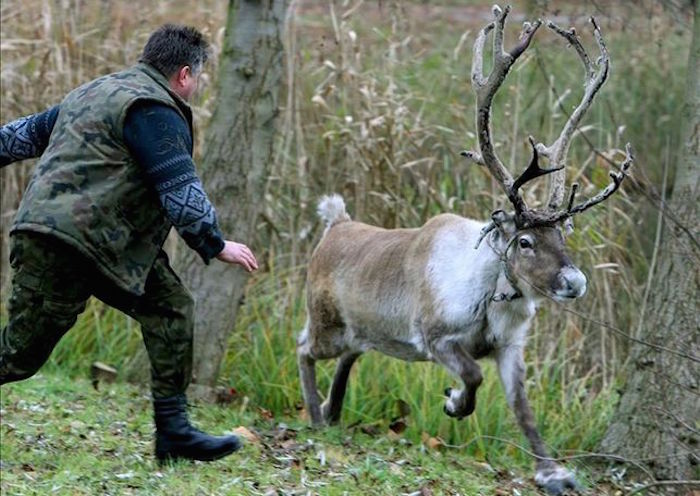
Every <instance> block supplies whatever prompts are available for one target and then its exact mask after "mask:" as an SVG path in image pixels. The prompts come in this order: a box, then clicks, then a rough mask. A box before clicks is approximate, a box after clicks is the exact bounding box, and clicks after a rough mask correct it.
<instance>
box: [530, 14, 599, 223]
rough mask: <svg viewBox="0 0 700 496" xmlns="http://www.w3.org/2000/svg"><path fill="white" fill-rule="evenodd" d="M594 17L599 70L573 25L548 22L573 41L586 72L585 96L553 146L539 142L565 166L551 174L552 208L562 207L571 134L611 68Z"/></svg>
mask: <svg viewBox="0 0 700 496" xmlns="http://www.w3.org/2000/svg"><path fill="white" fill-rule="evenodd" d="M590 21H591V24H592V25H593V34H594V36H595V39H596V42H597V44H598V48H599V50H600V58H599V59H598V61H597V65H598V68H597V70H594V67H593V64H592V63H591V59H590V57H589V56H588V53H587V52H586V49H585V48H584V47H583V45H582V44H581V40H580V39H579V37H578V36H577V34H576V31H575V30H574V29H573V28H572V29H570V30H568V31H567V30H564V29H562V28H560V27H559V26H557V25H556V24H555V23H554V22H552V21H549V22H547V26H548V27H549V28H550V29H551V30H552V31H554V32H555V33H557V34H558V35H560V36H562V37H563V38H564V39H566V40H567V41H568V42H569V44H570V45H572V46H573V47H574V49H575V50H576V52H577V53H578V55H579V58H580V59H581V63H582V64H583V67H584V70H585V72H586V74H585V90H584V94H583V97H582V98H581V101H580V103H579V104H578V106H577V107H576V108H575V109H574V111H573V112H572V113H571V115H570V116H569V119H568V120H567V121H566V123H565V124H564V128H563V129H562V131H561V134H560V135H559V137H558V138H557V139H556V141H554V143H552V145H551V146H549V147H547V146H545V145H543V144H541V143H540V144H538V145H537V148H538V150H539V152H540V153H541V154H542V155H545V156H546V157H548V158H549V162H550V164H551V165H552V166H553V168H560V169H561V172H558V173H556V174H553V175H552V176H551V178H552V179H551V182H550V188H549V201H548V204H549V208H550V210H556V209H557V208H559V206H560V205H561V204H562V202H563V200H564V182H565V179H566V173H565V172H564V170H563V169H564V165H565V164H564V162H565V160H566V155H567V153H568V151H569V145H570V144H571V138H572V137H573V134H574V131H575V130H576V129H577V128H578V126H579V123H580V122H581V119H582V118H583V116H584V115H585V113H586V111H587V110H588V108H589V107H590V105H591V103H592V102H593V98H594V97H595V95H596V94H597V93H598V91H599V90H600V88H601V87H602V86H603V84H604V83H605V81H606V80H607V78H608V74H609V71H610V57H609V55H608V50H607V48H606V46H605V41H604V40H603V36H602V34H601V32H600V27H599V26H598V24H597V23H596V21H595V19H594V18H593V17H591V19H590Z"/></svg>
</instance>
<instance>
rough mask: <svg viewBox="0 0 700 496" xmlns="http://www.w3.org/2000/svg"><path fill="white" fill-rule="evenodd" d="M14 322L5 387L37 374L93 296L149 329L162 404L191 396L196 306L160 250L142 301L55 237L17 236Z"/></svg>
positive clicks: (7, 340) (0, 380)
mask: <svg viewBox="0 0 700 496" xmlns="http://www.w3.org/2000/svg"><path fill="white" fill-rule="evenodd" d="M10 241H11V252H10V264H11V266H12V270H13V274H12V293H11V296H10V299H9V304H8V310H9V321H8V324H7V326H6V327H5V328H3V329H2V330H1V331H0V384H5V383H6V382H12V381H18V380H21V379H25V378H27V377H30V376H32V375H33V374H34V373H35V372H36V371H37V370H39V368H40V367H41V366H42V365H43V364H44V363H45V362H46V360H47V359H48V357H49V355H50V354H51V351H52V350H53V348H54V347H55V346H56V344H57V343H58V341H59V340H60V339H61V337H62V336H63V335H64V334H65V333H66V332H67V331H68V330H70V328H71V327H72V326H73V324H75V321H76V319H77V317H78V315H79V314H80V313H81V312H83V310H85V305H86V303H87V300H88V298H89V297H90V296H91V295H94V296H96V297H97V298H99V299H100V300H102V301H104V302H105V303H107V304H108V305H110V306H113V307H115V308H117V309H119V310H121V311H123V312H124V313H126V314H127V315H129V316H131V317H132V318H134V319H135V320H136V321H137V322H139V323H140V324H141V332H142V334H143V339H144V343H145V344H146V349H147V351H148V356H149V359H150V361H151V377H152V390H153V396H154V397H155V398H166V397H170V396H174V395H176V394H180V393H183V392H184V391H185V389H186V388H187V386H188V384H189V381H190V377H191V375H192V335H193V327H194V301H193V299H192V296H191V295H190V293H189V292H188V291H187V289H186V288H185V287H184V286H183V285H182V283H181V281H180V279H179V278H178V276H177V275H176V274H175V273H174V272H173V270H172V269H171V268H170V264H169V262H168V257H167V255H166V254H165V252H163V251H159V252H158V253H157V255H156V260H155V262H154V264H153V267H152V268H151V270H150V271H149V273H148V276H147V277H146V282H145V285H144V293H143V295H141V296H137V295H134V294H132V293H129V292H127V291H124V290H123V289H121V288H119V287H118V286H117V285H115V284H114V283H113V282H112V281H111V280H110V279H108V278H107V277H105V276H104V275H102V274H101V273H100V272H99V271H97V270H95V265H94V263H93V262H92V261H90V260H89V259H86V258H85V256H84V255H82V254H81V253H79V252H77V251H76V250H75V249H74V248H72V247H70V246H69V245H66V244H65V243H62V242H61V241H59V240H56V239H55V238H53V237H51V236H44V235H40V234H34V233H16V234H14V235H13V236H12V237H11V240H10Z"/></svg>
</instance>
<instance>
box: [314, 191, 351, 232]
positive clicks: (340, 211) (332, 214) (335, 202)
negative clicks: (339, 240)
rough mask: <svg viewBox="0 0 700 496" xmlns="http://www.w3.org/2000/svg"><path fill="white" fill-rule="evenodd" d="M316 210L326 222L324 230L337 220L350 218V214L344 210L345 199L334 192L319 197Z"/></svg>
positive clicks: (341, 220)
mask: <svg viewBox="0 0 700 496" xmlns="http://www.w3.org/2000/svg"><path fill="white" fill-rule="evenodd" d="M316 212H318V216H319V217H321V219H322V220H323V222H324V224H326V231H327V230H328V229H330V228H331V227H332V226H334V225H335V224H337V223H338V222H345V221H349V220H350V216H349V215H348V213H347V212H346V211H345V201H343V197H342V196H340V195H336V194H333V195H328V196H324V197H323V198H321V201H319V202H318V208H317V210H316Z"/></svg>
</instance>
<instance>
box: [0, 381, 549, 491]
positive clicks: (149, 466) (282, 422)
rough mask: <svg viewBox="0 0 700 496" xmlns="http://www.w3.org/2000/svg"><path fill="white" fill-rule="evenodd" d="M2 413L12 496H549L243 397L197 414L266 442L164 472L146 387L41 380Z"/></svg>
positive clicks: (486, 469) (218, 427)
mask: <svg viewBox="0 0 700 496" xmlns="http://www.w3.org/2000/svg"><path fill="white" fill-rule="evenodd" d="M0 408H1V414H2V426H1V429H2V430H1V434H2V445H1V448H0V461H1V462H2V468H1V472H0V474H1V475H2V483H1V484H0V490H1V492H2V493H3V494H13V495H24V494H49V493H51V494H73V495H77V494H86V495H88V494H96V493H100V494H178V495H190V494H208V495H217V494H221V495H224V494H226V495H229V494H284V495H287V494H327V495H342V494H362V493H365V494H412V493H413V494H454V495H457V494H464V495H479V494H483V495H491V494H521V495H523V496H524V495H536V494H540V493H539V492H538V491H537V489H536V488H535V487H534V486H533V484H532V481H531V480H530V477H529V475H528V473H527V472H526V471H523V470H522V468H521V467H518V468H517V469H514V471H512V472H511V471H509V470H506V469H504V468H502V467H500V468H498V467H494V466H492V465H491V464H489V463H487V462H485V461H483V460H482V461H477V460H475V459H473V458H471V457H469V456H465V454H464V453H463V451H462V450H459V449H447V448H444V447H443V448H427V447H426V446H425V445H423V444H421V443H415V442H412V441H410V440H408V439H407V438H405V437H403V436H401V435H397V434H394V435H389V434H385V432H388V431H381V430H380V429H378V428H377V427H376V426H366V425H363V426H357V427H356V428H352V429H343V428H330V429H327V430H325V431H312V430H310V429H308V428H306V427H305V425H304V424H302V423H300V422H299V421H297V420H295V419H285V418H281V419H280V418H277V417H274V418H271V417H270V416H269V414H267V413H266V412H264V411H261V410H258V409H256V408H254V407H252V406H251V405H250V404H248V403H245V402H243V401H241V399H240V398H239V399H238V400H237V401H236V402H234V403H232V404H229V405H226V406H214V405H199V406H195V407H194V408H191V417H192V419H193V422H195V423H196V424H197V425H198V426H199V427H200V428H202V429H203V430H207V431H210V432H217V433H223V432H226V431H233V430H234V429H235V428H236V427H238V426H241V425H243V426H246V427H247V428H248V429H249V430H250V431H251V432H253V433H254V434H255V435H256V436H258V440H257V441H253V442H248V443H246V445H245V447H244V448H243V450H242V451H241V452H239V453H236V454H234V455H232V456H230V457H228V458H225V459H223V460H220V461H217V462H213V463H208V464H204V463H194V464H191V463H185V462H179V463H176V464H173V465H170V466H165V467H160V466H158V465H157V463H156V462H155V460H154V458H153V455H152V429H153V427H152V422H151V418H150V412H151V410H150V402H149V398H148V395H147V394H146V393H145V392H144V390H143V389H141V388H138V387H134V386H130V385H127V384H123V383H122V384H110V385H106V384H103V385H102V386H101V387H100V390H98V391H96V390H94V389H93V388H92V386H91V385H90V383H89V382H88V381H86V380H66V378H65V377H64V376H61V375H39V376H36V377H34V378H32V379H30V380H28V381H25V382H22V383H18V384H11V385H5V386H3V389H2V399H1V401H0ZM261 412H262V413H261ZM421 491H422V492H421ZM516 491H517V492H516Z"/></svg>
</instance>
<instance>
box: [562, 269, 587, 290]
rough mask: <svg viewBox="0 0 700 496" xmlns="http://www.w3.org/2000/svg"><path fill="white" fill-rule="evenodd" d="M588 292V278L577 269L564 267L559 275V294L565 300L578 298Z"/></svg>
mask: <svg viewBox="0 0 700 496" xmlns="http://www.w3.org/2000/svg"><path fill="white" fill-rule="evenodd" d="M585 292H586V276H584V275H583V272H581V271H580V270H578V269H577V268H576V267H573V266H567V267H564V268H563V269H562V270H561V272H560V273H559V290H558V291H557V294H558V295H559V296H563V297H565V298H578V297H579V296H583V294H584V293H585Z"/></svg>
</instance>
